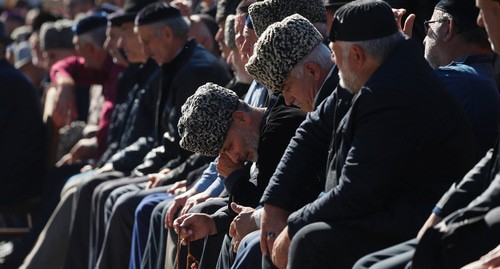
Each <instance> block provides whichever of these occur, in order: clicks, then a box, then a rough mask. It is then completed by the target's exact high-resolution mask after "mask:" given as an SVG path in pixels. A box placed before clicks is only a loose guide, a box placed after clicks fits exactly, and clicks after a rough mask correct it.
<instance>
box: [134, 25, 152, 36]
mask: <svg viewBox="0 0 500 269" xmlns="http://www.w3.org/2000/svg"><path fill="white" fill-rule="evenodd" d="M135 29H137V31H136V32H137V33H138V34H139V35H140V36H141V38H142V39H144V38H147V37H149V38H151V37H152V36H154V30H153V26H151V25H141V26H137V27H136V28H135Z"/></svg>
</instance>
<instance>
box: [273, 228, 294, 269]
mask: <svg viewBox="0 0 500 269" xmlns="http://www.w3.org/2000/svg"><path fill="white" fill-rule="evenodd" d="M289 248H290V237H288V227H285V229H283V231H281V233H280V234H279V235H278V237H276V240H275V241H274V245H273V254H272V256H271V260H272V261H273V264H274V265H275V266H276V267H278V268H279V269H284V268H286V264H287V263H288V249H289Z"/></svg>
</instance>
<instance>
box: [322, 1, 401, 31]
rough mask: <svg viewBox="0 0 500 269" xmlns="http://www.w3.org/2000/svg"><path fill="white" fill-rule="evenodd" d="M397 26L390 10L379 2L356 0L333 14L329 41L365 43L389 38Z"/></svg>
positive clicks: (384, 3)
mask: <svg viewBox="0 0 500 269" xmlns="http://www.w3.org/2000/svg"><path fill="white" fill-rule="evenodd" d="M397 31H399V30H398V26H397V24H396V19H395V18H394V14H393V13H392V9H391V7H390V6H389V4H387V3H386V2H384V1H381V0H357V1H354V2H350V3H348V4H345V5H343V6H342V7H340V8H339V9H338V10H337V12H335V15H334V18H333V23H332V29H331V31H330V40H331V41H336V40H339V41H365V40H372V39H378V38H383V37H387V36H390V35H392V34H394V33H396V32H397Z"/></svg>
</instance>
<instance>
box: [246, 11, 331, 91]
mask: <svg viewBox="0 0 500 269" xmlns="http://www.w3.org/2000/svg"><path fill="white" fill-rule="evenodd" d="M322 40H323V37H322V36H321V34H320V33H319V32H318V30H316V28H315V27H314V25H312V24H311V22H309V21H308V20H307V19H306V18H304V17H302V16H301V15H299V14H294V15H291V16H289V17H287V18H285V19H284V20H283V21H281V22H277V23H274V24H271V26H269V27H268V28H267V29H266V30H265V31H264V33H262V35H261V36H260V37H259V40H258V41H257V44H256V45H255V48H254V54H253V55H252V57H250V59H249V60H248V63H247V64H246V65H245V67H246V69H247V71H248V73H249V74H250V75H251V76H252V77H254V78H255V79H256V80H257V81H259V82H261V83H262V84H264V85H265V86H266V87H267V88H268V89H270V90H272V91H274V92H279V91H281V85H282V84H283V81H284V80H285V79H286V78H287V77H288V74H289V73H290V71H291V70H292V68H293V67H294V66H295V65H297V63H299V62H300V61H301V60H302V59H304V57H306V56H307V55H308V54H309V53H311V51H312V50H313V49H314V48H315V47H316V46H317V45H318V44H320V43H321V41H322Z"/></svg>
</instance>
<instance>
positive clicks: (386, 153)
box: [288, 92, 413, 236]
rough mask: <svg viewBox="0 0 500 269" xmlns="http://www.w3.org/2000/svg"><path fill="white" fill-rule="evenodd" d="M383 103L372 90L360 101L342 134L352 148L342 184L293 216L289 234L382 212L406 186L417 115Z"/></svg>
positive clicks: (343, 164) (344, 165) (343, 125)
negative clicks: (413, 116)
mask: <svg viewBox="0 0 500 269" xmlns="http://www.w3.org/2000/svg"><path fill="white" fill-rule="evenodd" d="M383 99H384V96H374V95H373V94H370V93H369V92H368V93H366V92H365V94H363V92H362V93H361V94H360V95H359V96H358V97H357V100H356V101H355V102H354V104H353V106H352V108H351V110H350V112H348V114H347V115H346V117H344V119H343V120H342V123H341V125H340V129H338V130H337V132H341V136H342V140H344V141H342V143H347V145H350V146H348V147H346V149H345V152H343V153H341V155H342V156H341V157H340V158H345V161H344V160H341V161H340V162H339V163H340V164H341V166H340V167H339V166H337V169H338V171H337V173H338V174H339V175H340V176H339V184H338V185H337V186H336V187H335V188H333V189H332V190H330V191H329V192H327V193H326V194H325V195H323V196H322V197H320V198H318V199H317V200H315V201H314V202H312V203H309V204H307V205H306V206H304V207H303V208H301V209H299V210H298V211H296V212H294V213H292V214H291V215H290V217H289V219H288V227H289V234H290V236H293V235H294V234H295V233H296V232H297V231H298V230H299V229H300V228H302V227H303V226H305V225H307V224H310V223H313V222H318V221H326V222H331V221H335V220H340V219H353V218H357V217H361V216H366V215H370V214H371V213H374V212H378V211H380V210H383V208H384V206H385V205H386V203H387V202H388V201H390V200H391V199H392V197H393V196H395V195H397V194H395V193H394V192H393V190H394V189H395V187H396V186H397V184H398V183H399V184H401V182H398V181H399V179H400V178H401V175H403V173H404V172H405V171H406V167H407V165H408V163H410V160H409V158H410V156H408V155H409V154H407V153H408V152H409V149H408V148H409V147H411V145H410V144H411V143H408V141H411V140H410V138H411V136H412V132H413V126H411V125H412V123H411V122H409V121H408V118H409V117H411V116H410V115H408V113H412V112H411V111H409V110H407V109H405V105H404V104H400V103H399V102H391V104H386V102H385V101H383ZM354 130H355V132H354ZM337 137H338V136H337ZM341 148H342V147H341ZM337 154H339V152H337ZM307 156H308V158H310V155H307ZM406 172H407V171H406Z"/></svg>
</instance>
